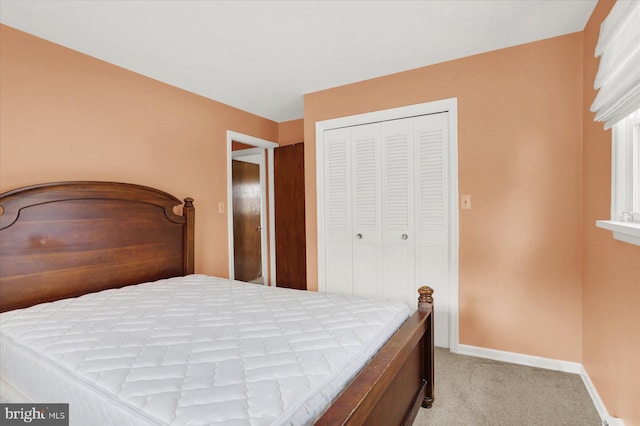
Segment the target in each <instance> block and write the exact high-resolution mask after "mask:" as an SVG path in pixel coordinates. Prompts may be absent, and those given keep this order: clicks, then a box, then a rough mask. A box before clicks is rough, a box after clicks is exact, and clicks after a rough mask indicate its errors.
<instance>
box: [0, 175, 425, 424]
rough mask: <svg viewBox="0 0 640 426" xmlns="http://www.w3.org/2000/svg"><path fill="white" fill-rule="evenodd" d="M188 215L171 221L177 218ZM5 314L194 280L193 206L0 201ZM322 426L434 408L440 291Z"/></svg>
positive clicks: (84, 198) (172, 201)
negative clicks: (127, 289) (179, 278)
mask: <svg viewBox="0 0 640 426" xmlns="http://www.w3.org/2000/svg"><path fill="white" fill-rule="evenodd" d="M180 206H182V212H181V214H177V213H175V212H174V209H178V210H180ZM0 208H1V210H0V311H2V312H4V311H7V310H12V309H18V308H24V307H28V306H32V305H35V304H38V303H43V302H50V301H54V300H58V299H64V298H69V297H76V296H80V295H82V294H86V293H91V292H96V291H101V290H105V289H109V288H118V287H124V286H126V285H132V284H139V283H142V282H147V281H155V280H158V279H162V278H170V277H175V276H182V275H187V274H191V273H193V272H194V221H195V210H194V207H193V200H192V199H191V198H185V200H184V204H183V203H182V202H181V201H180V200H179V199H178V198H176V197H174V196H172V195H170V194H167V193H166V192H162V191H159V190H157V189H153V188H149V187H145V186H140V185H132V184H126V183H114V182H59V183H47V184H41V185H34V186H29V187H26V188H20V189H16V190H13V191H9V192H5V193H3V194H0ZM419 293H420V297H419V302H418V310H417V312H416V313H415V314H413V316H411V317H410V318H409V319H408V320H407V321H406V322H405V323H404V324H403V325H402V327H401V328H400V329H399V330H398V331H397V332H396V333H395V334H394V335H393V336H392V337H391V339H389V341H388V342H387V343H386V344H385V346H384V347H383V348H382V349H381V350H380V351H379V352H378V354H377V355H376V356H375V357H374V358H373V359H372V360H371V361H370V362H369V363H368V364H367V366H365V368H364V369H363V370H362V371H361V372H360V373H359V374H358V376H356V378H355V379H354V380H353V381H352V382H351V384H350V385H349V386H348V387H347V388H346V389H345V390H344V391H343V392H342V393H341V394H340V396H339V397H338V398H337V399H336V401H334V403H333V404H332V405H331V406H330V407H329V409H328V410H327V411H326V412H325V413H324V415H323V416H322V417H321V418H320V419H319V420H318V422H317V424H320V425H342V424H353V425H361V424H375V425H396V424H411V423H412V422H413V420H414V418H415V416H416V414H417V412H418V409H419V408H420V406H423V407H430V406H431V404H432V403H433V383H434V371H433V299H432V297H431V295H432V294H433V290H432V289H430V288H429V287H422V288H420V290H419Z"/></svg>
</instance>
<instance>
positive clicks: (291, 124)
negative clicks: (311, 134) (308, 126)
mask: <svg viewBox="0 0 640 426" xmlns="http://www.w3.org/2000/svg"><path fill="white" fill-rule="evenodd" d="M303 141H304V119H302V118H300V119H298V120H291V121H284V122H282V123H278V143H279V144H280V146H284V145H292V144H294V143H298V142H303Z"/></svg>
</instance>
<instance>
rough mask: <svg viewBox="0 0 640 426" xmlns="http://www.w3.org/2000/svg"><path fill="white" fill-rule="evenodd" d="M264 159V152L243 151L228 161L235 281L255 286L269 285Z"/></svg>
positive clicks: (236, 153) (258, 150) (261, 150)
mask: <svg viewBox="0 0 640 426" xmlns="http://www.w3.org/2000/svg"><path fill="white" fill-rule="evenodd" d="M256 151H257V152H256ZM253 152H256V153H253ZM264 158H265V153H264V149H260V148H254V149H242V150H238V151H233V152H232V161H231V186H232V194H233V198H232V199H233V205H232V206H231V209H232V214H233V259H234V264H233V271H234V277H235V279H236V280H239V281H245V282H250V283H254V284H266V283H267V281H268V277H267V271H266V265H267V253H268V248H267V244H266V240H267V239H266V230H267V227H266V217H267V212H266V211H265V210H266V208H265V206H266V203H265V202H264V201H265V198H266V177H265V167H264V163H265V161H264ZM263 204H264V205H263ZM263 237H264V238H263Z"/></svg>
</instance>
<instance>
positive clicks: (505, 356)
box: [451, 344, 624, 426]
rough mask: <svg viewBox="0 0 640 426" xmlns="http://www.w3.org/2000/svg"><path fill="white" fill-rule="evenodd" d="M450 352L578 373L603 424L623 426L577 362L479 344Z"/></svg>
mask: <svg viewBox="0 0 640 426" xmlns="http://www.w3.org/2000/svg"><path fill="white" fill-rule="evenodd" d="M451 352H454V353H458V354H461V355H469V356H475V357H478V358H486V359H491V360H494V361H502V362H509V363H512V364H518V365H526V366H529V367H537V368H544V369H546V370H554V371H562V372H565V373H573V374H579V375H580V377H581V378H582V382H583V383H584V385H585V387H586V388H587V392H588V393H589V396H590V397H591V400H592V401H593V405H594V406H595V407H596V410H597V411H598V414H599V415H600V418H601V419H602V424H603V425H608V426H624V423H623V422H622V420H620V419H618V418H615V417H611V416H610V415H609V412H608V411H607V408H606V407H605V405H604V402H602V399H600V395H598V391H597V390H596V388H595V386H594V385H593V383H592V382H591V379H590V378H589V374H587V371H586V370H585V369H584V367H583V365H582V364H580V363H579V362H570V361H562V360H558V359H551V358H544V357H539V356H534V355H524V354H519V353H516V352H506V351H499V350H496V349H488V348H481V347H479V346H469V345H461V344H458V345H456V347H455V349H454V348H453V347H452V348H451Z"/></svg>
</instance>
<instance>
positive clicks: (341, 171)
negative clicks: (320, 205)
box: [324, 128, 353, 295]
mask: <svg viewBox="0 0 640 426" xmlns="http://www.w3.org/2000/svg"><path fill="white" fill-rule="evenodd" d="M324 169H325V173H324V189H325V195H326V197H325V199H324V218H325V228H324V229H325V233H326V234H325V244H324V251H325V253H324V255H325V259H326V264H327V268H326V275H325V277H326V279H325V283H326V287H325V290H326V291H327V292H329V293H339V294H349V295H350V294H353V224H352V220H351V129H350V128H345V129H336V130H328V131H326V132H325V134H324ZM329 265H331V266H330V267H329Z"/></svg>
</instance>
